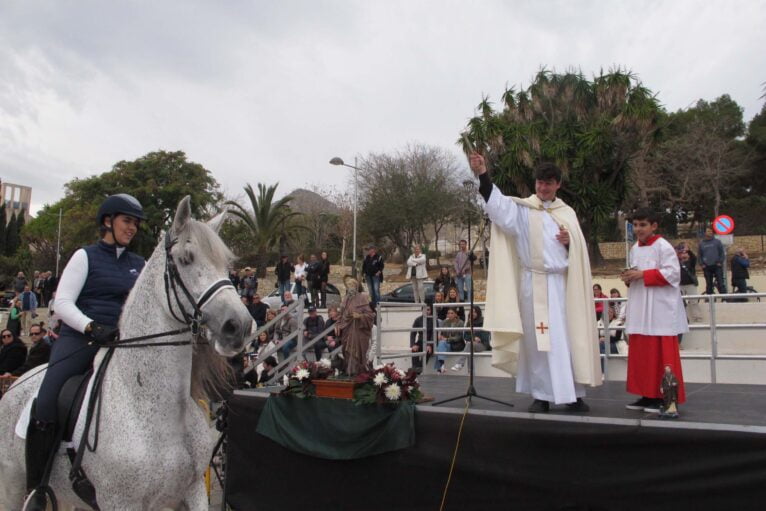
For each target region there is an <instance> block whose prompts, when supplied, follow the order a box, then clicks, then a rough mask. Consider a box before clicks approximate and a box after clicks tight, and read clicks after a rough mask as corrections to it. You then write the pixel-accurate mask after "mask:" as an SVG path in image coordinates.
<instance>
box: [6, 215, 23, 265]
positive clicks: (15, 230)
mask: <svg viewBox="0 0 766 511" xmlns="http://www.w3.org/2000/svg"><path fill="white" fill-rule="evenodd" d="M21 221H22V222H23V221H24V219H23V218H22V219H21ZM20 244H21V239H20V238H19V219H18V217H17V216H16V213H13V214H12V215H11V220H10V221H9V222H8V225H7V226H6V228H5V247H4V253H5V255H6V256H12V255H13V254H15V253H16V250H18V248H19V246H20Z"/></svg>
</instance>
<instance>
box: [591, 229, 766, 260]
mask: <svg viewBox="0 0 766 511" xmlns="http://www.w3.org/2000/svg"><path fill="white" fill-rule="evenodd" d="M668 241H670V243H671V244H672V245H673V246H675V245H676V244H678V243H680V242H681V241H685V242H686V243H687V244H688V245H689V246H690V247H691V249H692V251H693V252H694V253H695V254H696V253H697V245H698V244H699V240H697V239H696V238H686V239H683V238H681V239H671V240H668ZM598 246H599V248H600V249H601V255H603V256H604V259H607V260H610V259H615V260H616V259H625V242H622V241H615V242H610V243H599V244H598ZM735 247H744V249H745V252H747V253H748V255H751V254H763V253H766V236H764V235H760V234H758V235H754V236H736V235H735V236H734V245H732V246H731V247H728V250H727V253H728V254H729V255H733V254H734V248H735Z"/></svg>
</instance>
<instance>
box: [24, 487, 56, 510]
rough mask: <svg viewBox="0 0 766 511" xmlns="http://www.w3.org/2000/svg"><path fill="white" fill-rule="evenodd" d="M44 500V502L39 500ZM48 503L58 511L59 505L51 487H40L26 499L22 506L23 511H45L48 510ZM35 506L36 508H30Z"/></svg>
mask: <svg viewBox="0 0 766 511" xmlns="http://www.w3.org/2000/svg"><path fill="white" fill-rule="evenodd" d="M40 498H42V499H43V500H42V502H40V501H39V500H37V499H40ZM48 502H50V503H51V507H52V509H53V511H58V503H57V502H56V498H55V497H54V496H53V491H52V490H51V487H50V486H38V487H37V488H35V489H34V490H32V491H31V492H30V493H29V495H27V498H26V499H24V505H23V506H21V511H45V510H46V509H48ZM30 505H34V507H30Z"/></svg>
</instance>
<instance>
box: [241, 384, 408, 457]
mask: <svg viewBox="0 0 766 511" xmlns="http://www.w3.org/2000/svg"><path fill="white" fill-rule="evenodd" d="M256 431H257V432H258V433H260V434H262V435H264V436H266V437H268V438H270V439H271V440H273V441H275V442H277V443H278V444H280V445H282V446H283V447H286V448H288V449H290V450H292V451H296V452H300V453H303V454H307V455H309V456H314V457H317V458H325V459H331V460H351V459H356V458H363V457H365V456H372V455H375V454H381V453H384V452H389V451H395V450H397V449H404V448H406V447H410V446H412V445H415V405H414V404H413V403H409V402H404V403H399V404H396V405H359V406H358V405H355V404H354V403H353V401H350V400H346V399H326V398H308V399H299V398H295V397H290V396H277V395H272V396H270V397H269V399H268V400H267V402H266V407H265V408H264V410H263V413H261V416H260V419H259V421H258V427H257V428H256Z"/></svg>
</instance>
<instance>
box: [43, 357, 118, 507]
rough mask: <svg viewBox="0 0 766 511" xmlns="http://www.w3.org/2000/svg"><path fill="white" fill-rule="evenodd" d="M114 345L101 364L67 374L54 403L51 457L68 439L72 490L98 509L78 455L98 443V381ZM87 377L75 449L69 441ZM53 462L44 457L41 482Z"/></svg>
mask: <svg viewBox="0 0 766 511" xmlns="http://www.w3.org/2000/svg"><path fill="white" fill-rule="evenodd" d="M113 350H114V348H112V349H110V350H109V351H108V352H107V354H106V356H105V357H104V359H103V360H102V362H101V365H99V366H98V369H97V370H96V371H95V372H94V371H93V370H92V369H91V370H90V371H88V372H87V373H85V374H81V375H77V376H72V377H71V378H69V379H68V380H67V381H66V382H65V383H64V385H63V387H62V388H61V391H60V392H59V396H58V400H57V402H56V404H57V417H58V425H57V431H58V433H57V437H56V443H55V447H54V449H53V450H52V452H51V457H53V456H55V453H56V452H58V447H59V445H60V444H61V442H63V441H66V442H69V443H70V446H69V447H67V449H66V453H67V456H68V457H69V461H70V463H71V464H72V468H71V470H70V471H69V480H70V481H71V483H72V490H73V491H74V492H75V494H76V495H77V496H78V497H80V498H81V499H82V500H83V501H84V502H86V503H87V504H88V505H89V506H90V507H91V508H93V509H94V510H95V511H99V507H98V501H97V500H96V489H95V488H94V487H93V484H92V483H91V482H90V480H88V476H87V475H86V474H85V470H84V469H83V468H82V458H83V456H84V455H85V450H86V449H88V450H90V451H91V452H94V451H95V450H96V445H97V443H98V416H99V414H100V406H99V407H98V408H99V409H98V410H97V404H98V403H99V402H100V401H99V397H100V394H101V383H102V382H103V379H104V374H105V373H106V368H107V366H108V365H109V361H110V360H111V358H112V352H113ZM91 378H93V387H92V389H91V393H90V399H89V400H88V408H87V410H86V412H87V413H86V415H85V428H84V429H83V434H82V438H80V443H79V445H78V446H77V449H75V448H74V447H73V446H72V444H71V442H72V439H73V437H74V431H75V427H76V426H77V419H78V418H79V416H80V411H81V410H82V405H83V403H84V402H85V396H86V394H87V391H88V385H89V383H90V380H91ZM94 415H95V417H96V431H95V435H96V440H94V442H93V445H92V446H91V445H89V441H88V434H89V432H90V427H91V424H92V422H93V418H94ZM52 468H53V463H52V462H51V461H48V465H47V467H46V472H45V474H44V476H43V480H42V486H48V481H49V480H50V475H51V470H52Z"/></svg>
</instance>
